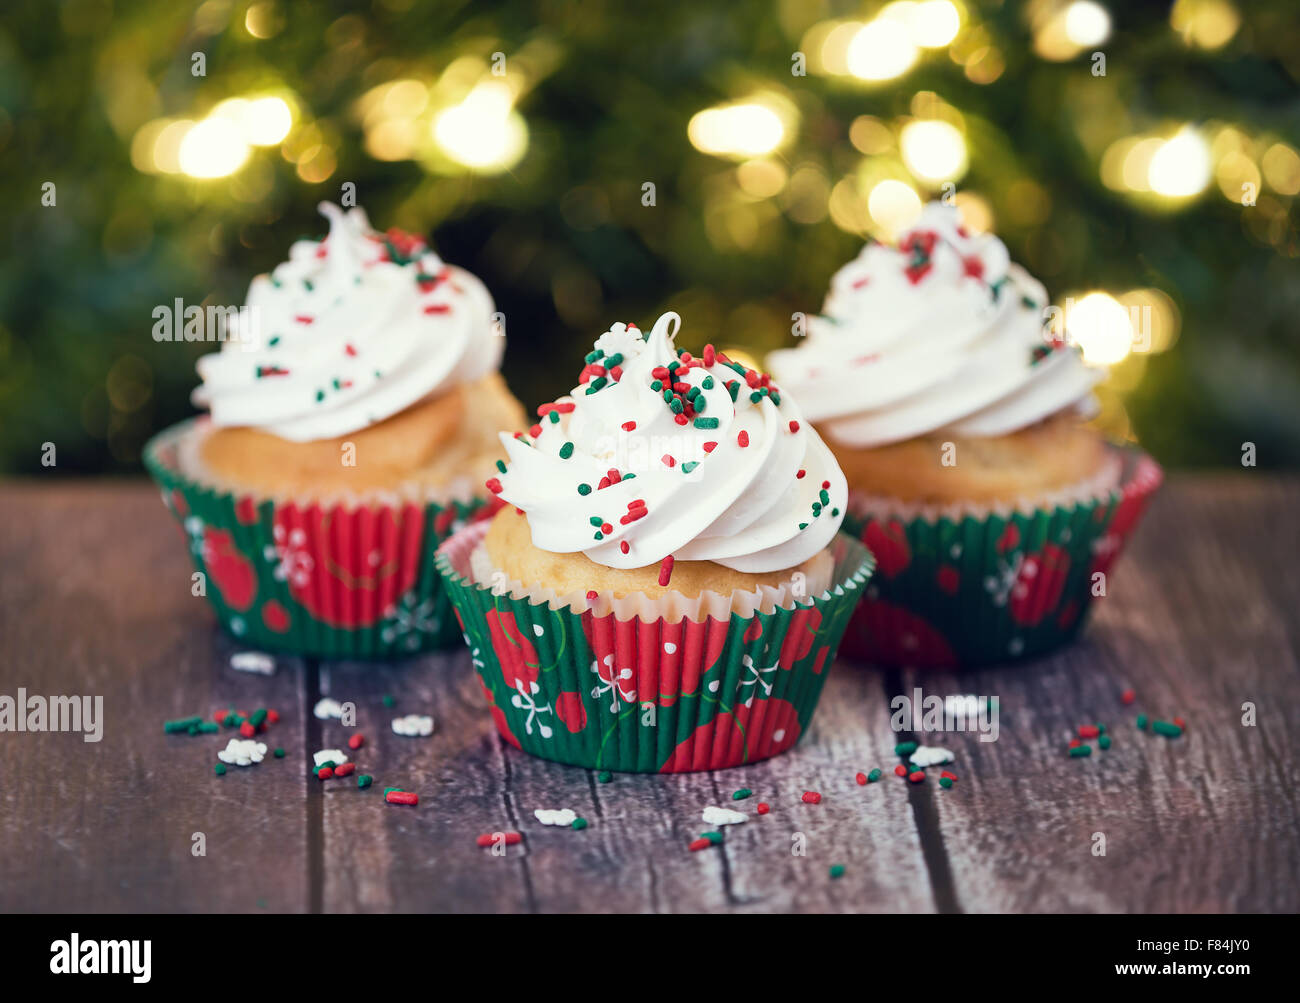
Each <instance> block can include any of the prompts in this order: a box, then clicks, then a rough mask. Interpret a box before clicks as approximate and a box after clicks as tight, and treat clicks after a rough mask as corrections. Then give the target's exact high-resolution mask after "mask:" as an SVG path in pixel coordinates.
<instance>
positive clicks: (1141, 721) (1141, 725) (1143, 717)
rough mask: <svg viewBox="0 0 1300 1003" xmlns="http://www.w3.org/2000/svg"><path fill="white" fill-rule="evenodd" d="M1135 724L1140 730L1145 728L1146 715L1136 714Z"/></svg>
mask: <svg viewBox="0 0 1300 1003" xmlns="http://www.w3.org/2000/svg"><path fill="white" fill-rule="evenodd" d="M1137 726H1138V728H1139V729H1140V730H1141V731H1146V730H1147V716H1146V715H1145V714H1139V715H1138V719H1137Z"/></svg>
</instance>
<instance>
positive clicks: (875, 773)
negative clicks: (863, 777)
mask: <svg viewBox="0 0 1300 1003" xmlns="http://www.w3.org/2000/svg"><path fill="white" fill-rule="evenodd" d="M879 779H880V770H879V769H878V768H876V769H873V770H872V771H871V772H870V773H868V774H867V783H869V784H874V783H875V782H876V781H877V780H879Z"/></svg>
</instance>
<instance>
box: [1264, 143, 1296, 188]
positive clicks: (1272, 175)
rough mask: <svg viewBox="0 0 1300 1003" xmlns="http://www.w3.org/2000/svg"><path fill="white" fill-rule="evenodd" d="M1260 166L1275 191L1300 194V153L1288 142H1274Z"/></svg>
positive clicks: (1266, 151)
mask: <svg viewBox="0 0 1300 1003" xmlns="http://www.w3.org/2000/svg"><path fill="white" fill-rule="evenodd" d="M1260 166H1261V167H1263V169H1264V180H1266V181H1267V182H1268V186H1269V187H1270V188H1272V189H1273V191H1275V192H1277V193H1278V194H1279V195H1297V194H1300V153H1296V151H1295V150H1294V149H1292V148H1291V147H1289V146H1287V145H1286V143H1274V144H1273V145H1272V146H1270V147H1269V148H1268V149H1267V150H1265V151H1264V156H1263V159H1262V160H1261V161H1260Z"/></svg>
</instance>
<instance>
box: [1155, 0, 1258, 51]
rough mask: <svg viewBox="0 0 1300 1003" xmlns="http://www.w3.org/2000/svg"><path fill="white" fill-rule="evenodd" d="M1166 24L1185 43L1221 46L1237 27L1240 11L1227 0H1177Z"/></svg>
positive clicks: (1219, 47)
mask: <svg viewBox="0 0 1300 1003" xmlns="http://www.w3.org/2000/svg"><path fill="white" fill-rule="evenodd" d="M1169 24H1170V25H1171V26H1172V27H1173V29H1174V31H1176V32H1178V34H1179V35H1181V36H1182V39H1183V41H1184V42H1186V43H1187V44H1188V45H1194V46H1196V47H1197V48H1200V49H1221V48H1223V46H1225V45H1227V44H1228V43H1229V42H1231V41H1232V37H1233V36H1234V35H1236V34H1237V29H1238V28H1239V27H1241V15H1240V14H1238V13H1237V8H1236V7H1234V6H1233V5H1232V4H1231V3H1229V2H1228V0H1177V2H1176V3H1175V4H1174V5H1173V7H1172V8H1171V9H1170V11H1169Z"/></svg>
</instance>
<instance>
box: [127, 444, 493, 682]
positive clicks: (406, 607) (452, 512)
mask: <svg viewBox="0 0 1300 1003" xmlns="http://www.w3.org/2000/svg"><path fill="white" fill-rule="evenodd" d="M195 427H196V422H195V420H190V421H186V422H182V423H181V424H179V425H176V426H173V427H172V428H170V429H167V430H166V431H164V432H161V433H159V434H158V435H157V436H155V437H154V438H153V439H152V440H151V441H150V442H149V443H148V445H146V447H145V454H144V461H145V466H146V467H147V468H148V469H149V472H150V474H151V475H152V476H153V478H154V480H155V481H157V482H158V485H159V487H160V488H161V489H162V498H163V504H165V505H166V506H167V508H168V510H169V511H171V513H172V514H173V515H174V516H176V518H177V520H178V521H179V523H180V525H181V529H182V531H183V532H184V535H185V538H186V540H187V542H188V544H189V550H190V555H191V557H192V558H193V560H194V568H195V571H196V572H197V574H196V577H195V580H194V591H196V593H201V594H203V595H205V597H206V599H207V601H208V602H209V604H210V605H211V606H212V608H213V610H214V611H215V613H216V615H217V620H218V622H219V623H220V624H221V626H222V627H224V628H225V629H226V630H227V631H228V632H229V633H231V634H232V635H234V636H235V637H236V638H238V639H239V640H240V641H242V642H244V643H246V644H249V645H253V646H256V647H259V648H265V649H269V650H274V651H283V652H287V653H292V654H297V655H307V656H314V657H319V658H348V659H391V658H401V657H406V656H409V655H413V654H417V653H419V652H422V651H427V650H431V649H435V648H444V647H447V646H449V645H454V644H456V643H458V642H459V639H460V630H459V628H458V627H457V625H456V622H455V617H454V616H453V614H452V610H451V606H450V604H449V602H448V598H447V592H446V590H445V589H444V588H443V585H442V579H441V577H440V576H439V574H438V572H437V570H436V569H435V568H434V565H433V560H434V556H433V555H434V552H435V550H436V549H437V547H438V544H439V543H441V542H442V541H443V540H444V539H445V538H447V537H448V536H449V535H450V534H451V533H453V532H454V531H456V530H457V529H460V528H461V527H463V526H465V525H467V524H468V523H469V522H472V521H473V520H475V519H478V518H485V517H486V516H488V515H491V513H492V512H493V511H495V510H496V508H498V507H499V505H498V504H497V503H495V501H494V500H492V499H487V498H483V499H480V498H473V499H470V500H467V501H459V500H444V501H432V500H428V499H420V500H416V499H414V498H397V497H393V498H392V499H391V500H389V501H388V502H383V503H366V504H354V503H347V502H342V501H337V502H322V501H312V502H305V501H304V502H296V501H293V500H290V499H279V498H277V499H271V498H259V497H255V496H252V495H247V494H240V493H235V492H230V491H224V490H221V489H219V488H217V487H215V486H213V485H211V484H207V483H201V482H199V481H196V480H195V479H193V478H191V477H187V476H186V475H184V474H183V473H182V472H181V464H180V462H179V450H180V448H181V443H182V442H183V441H184V439H185V437H186V436H187V435H190V434H192V433H193V432H194V430H195ZM199 576H201V577H199Z"/></svg>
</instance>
